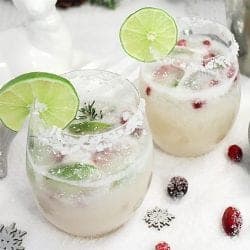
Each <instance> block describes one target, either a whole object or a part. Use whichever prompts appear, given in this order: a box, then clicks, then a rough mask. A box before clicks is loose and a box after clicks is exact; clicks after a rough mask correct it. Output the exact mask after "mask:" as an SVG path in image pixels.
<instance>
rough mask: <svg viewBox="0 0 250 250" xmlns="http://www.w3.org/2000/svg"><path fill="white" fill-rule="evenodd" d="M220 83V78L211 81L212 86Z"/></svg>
mask: <svg viewBox="0 0 250 250" xmlns="http://www.w3.org/2000/svg"><path fill="white" fill-rule="evenodd" d="M218 84H219V81H218V80H211V81H210V84H209V85H210V86H215V85H218Z"/></svg>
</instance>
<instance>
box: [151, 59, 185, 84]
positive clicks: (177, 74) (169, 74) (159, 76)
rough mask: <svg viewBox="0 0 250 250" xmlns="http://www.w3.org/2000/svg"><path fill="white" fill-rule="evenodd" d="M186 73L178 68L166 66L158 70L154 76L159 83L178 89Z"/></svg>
mask: <svg viewBox="0 0 250 250" xmlns="http://www.w3.org/2000/svg"><path fill="white" fill-rule="evenodd" d="M184 73H185V72H184V70H183V69H181V68H179V67H177V66H174V65H171V64H165V65H162V66H161V67H159V68H157V69H156V70H155V72H154V73H153V75H154V78H155V79H156V80H157V81H158V82H159V83H161V84H164V85H167V86H169V87H176V86H177V85H178V84H179V82H180V80H181V79H182V77H183V76H184Z"/></svg>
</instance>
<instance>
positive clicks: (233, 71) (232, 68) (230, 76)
mask: <svg viewBox="0 0 250 250" xmlns="http://www.w3.org/2000/svg"><path fill="white" fill-rule="evenodd" d="M235 72H236V69H235V67H233V66H231V67H229V69H228V71H227V77H228V78H232V77H233V76H234V75H235Z"/></svg>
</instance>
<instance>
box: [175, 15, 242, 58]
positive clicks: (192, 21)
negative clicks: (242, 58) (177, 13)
mask: <svg viewBox="0 0 250 250" xmlns="http://www.w3.org/2000/svg"><path fill="white" fill-rule="evenodd" d="M176 23H177V25H179V24H180V23H181V25H180V26H179V27H178V28H179V34H180V32H183V30H184V28H183V27H184V24H185V26H189V27H192V28H194V27H200V26H204V27H206V25H207V24H211V25H215V26H217V27H219V28H220V29H221V30H222V31H223V33H224V34H225V35H226V36H227V37H228V39H229V43H231V44H228V46H229V47H228V48H231V49H232V51H231V53H233V54H234V56H236V57H237V56H238V53H239V45H238V43H237V41H236V39H235V37H234V34H233V33H232V32H231V31H230V30H229V29H228V27H227V26H226V25H224V24H222V23H219V22H215V21H212V20H210V19H206V18H202V17H180V18H176ZM223 33H221V34H222V35H223ZM204 34H206V33H204Z"/></svg>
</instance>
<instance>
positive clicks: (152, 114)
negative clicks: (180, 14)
mask: <svg viewBox="0 0 250 250" xmlns="http://www.w3.org/2000/svg"><path fill="white" fill-rule="evenodd" d="M178 27H179V37H178V42H177V45H176V47H175V48H174V50H173V51H172V52H171V53H170V54H169V55H168V57H167V58H165V59H164V60H162V61H157V62H154V63H149V64H144V65H143V66H142V68H141V73H140V83H139V84H140V92H141V94H142V96H143V97H144V98H145V100H146V113H147V117H148V120H149V124H150V127H151V131H152V133H153V138H154V141H155V143H156V144H157V145H158V146H159V147H160V148H161V149H162V150H164V151H166V152H168V153H170V154H173V155H176V156H189V157H190V156H198V155H201V154H204V153H206V152H209V151H211V150H212V149H213V148H214V147H215V145H216V144H217V143H219V142H220V141H221V140H222V139H223V138H224V137H225V136H226V134H227V133H228V131H229V129H230V128H231V126H232V124H233V122H234V120H235V117H236V115H237V112H238V109H239V104H240V87H239V85H238V71H239V66H238V60H237V54H238V45H237V43H236V42H235V39H234V36H233V35H232V33H231V32H230V31H229V30H228V29H227V28H226V27H225V26H223V25H221V24H218V23H214V22H212V21H209V20H204V19H200V18H182V19H180V20H179V21H178Z"/></svg>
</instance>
